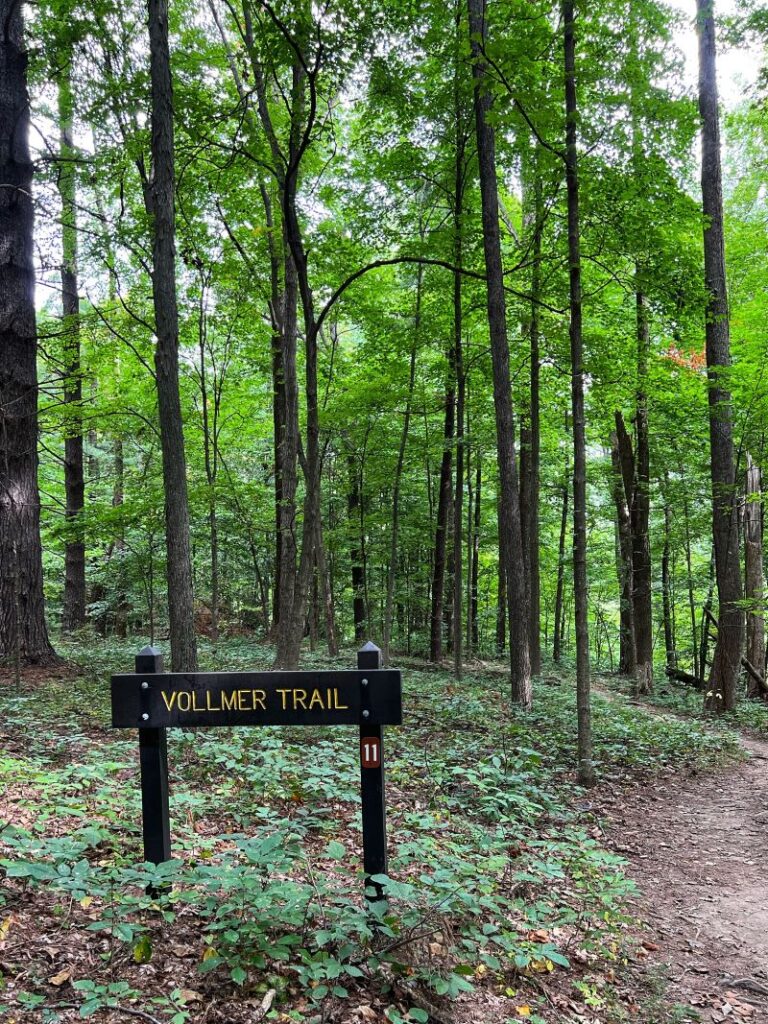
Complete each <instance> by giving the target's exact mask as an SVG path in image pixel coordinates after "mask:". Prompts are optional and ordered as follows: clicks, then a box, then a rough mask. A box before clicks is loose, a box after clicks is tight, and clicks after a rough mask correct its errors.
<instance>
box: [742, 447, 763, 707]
mask: <svg viewBox="0 0 768 1024" xmlns="http://www.w3.org/2000/svg"><path fill="white" fill-rule="evenodd" d="M762 492H763V485H762V478H761V473H760V467H759V466H757V465H756V464H755V463H754V462H753V461H752V458H751V456H749V455H747V495H746V497H747V500H746V504H745V507H744V576H745V579H746V598H747V661H749V663H750V664H751V665H754V667H755V668H756V669H757V671H758V672H759V673H761V674H762V673H763V671H764V665H765V611H764V602H765V580H764V577H763V517H762V509H763V506H762V497H763V493H762ZM747 693H748V694H749V696H750V697H762V698H765V696H766V695H765V693H764V691H762V690H761V688H760V686H759V685H758V684H757V683H756V681H755V680H754V679H753V677H752V676H751V674H750V673H747Z"/></svg>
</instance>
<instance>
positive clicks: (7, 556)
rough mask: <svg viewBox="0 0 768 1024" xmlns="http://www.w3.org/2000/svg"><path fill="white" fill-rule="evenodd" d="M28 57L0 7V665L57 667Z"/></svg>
mask: <svg viewBox="0 0 768 1024" xmlns="http://www.w3.org/2000/svg"><path fill="white" fill-rule="evenodd" d="M32 174H33V165H32V160H31V159H30V154H29V99H28V96H27V54H26V51H25V49H24V26H23V20H22V14H21V4H20V3H18V2H17V0H0V224H2V244H0V659H2V660H8V661H12V662H14V663H15V664H16V667H17V673H18V670H19V668H20V666H21V665H22V664H50V663H52V662H55V661H56V660H57V657H56V654H55V652H54V650H53V648H52V647H51V644H50V642H49V639H48V630H47V628H46V623H45V602H44V599H43V560H42V548H41V543H40V492H39V490H38V483H37V365H36V358H37V333H36V323H35V298H34V296H35V271H34V266H33V260H32V252H33V237H32V231H33V210H32Z"/></svg>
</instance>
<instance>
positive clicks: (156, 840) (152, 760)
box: [111, 643, 402, 899]
mask: <svg viewBox="0 0 768 1024" xmlns="http://www.w3.org/2000/svg"><path fill="white" fill-rule="evenodd" d="M111 688H112V725H113V727H115V728H117V729H130V728H138V730H139V754H140V761H141V802H142V819H143V832H144V857H145V859H146V860H148V861H150V862H152V863H154V864H159V863H161V862H162V861H165V860H170V857H171V830H170V814H169V805H168V754H167V747H166V732H165V730H166V728H167V727H172V726H182V727H183V726H196V727H200V726H203V727H206V726H227V725H246V726H256V725H358V726H359V727H360V735H359V740H360V787H361V798H362V819H363V867H364V870H365V872H366V875H367V876H369V877H368V878H367V879H366V884H367V885H368V886H369V887H370V888H369V892H370V891H373V892H374V897H373V898H375V899H383V898H384V893H383V890H382V888H381V886H380V885H378V884H376V883H372V882H371V880H370V876H371V875H379V874H386V872H387V832H386V800H385V792H384V728H383V727H384V726H385V725H399V724H400V722H401V721H402V697H401V679H400V672H399V671H396V670H393V669H382V668H381V651H380V650H379V648H378V647H376V645H375V644H371V643H368V644H366V645H365V647H363V648H362V650H360V651H358V654H357V669H354V670H349V671H338V672H334V671H323V672H193V673H186V672H163V658H162V655H161V654H160V652H159V651H157V650H156V649H155V648H153V647H145V648H144V650H143V651H141V652H140V653H139V654H138V655H137V657H136V671H135V672H134V673H132V674H130V675H128V674H125V675H114V676H112V681H111Z"/></svg>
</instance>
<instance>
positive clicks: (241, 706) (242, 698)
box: [237, 690, 251, 711]
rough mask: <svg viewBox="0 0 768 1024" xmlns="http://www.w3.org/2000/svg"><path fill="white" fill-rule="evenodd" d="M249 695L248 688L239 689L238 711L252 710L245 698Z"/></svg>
mask: <svg viewBox="0 0 768 1024" xmlns="http://www.w3.org/2000/svg"><path fill="white" fill-rule="evenodd" d="M247 696H248V690H238V691H237V710H238V711H250V710H251V708H250V707H249V706H248V704H246V702H245V698H246V697H247Z"/></svg>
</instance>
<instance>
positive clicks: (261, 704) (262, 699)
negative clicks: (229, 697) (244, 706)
mask: <svg viewBox="0 0 768 1024" xmlns="http://www.w3.org/2000/svg"><path fill="white" fill-rule="evenodd" d="M251 697H252V699H253V710H254V711H255V710H256V709H257V707H258V708H259V709H260V710H261V711H266V710H267V704H266V700H267V691H266V690H251Z"/></svg>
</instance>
